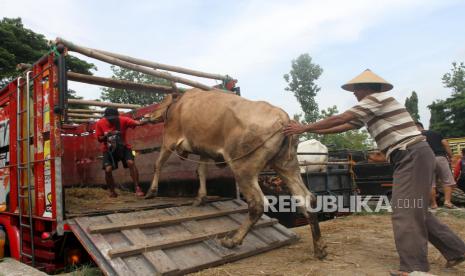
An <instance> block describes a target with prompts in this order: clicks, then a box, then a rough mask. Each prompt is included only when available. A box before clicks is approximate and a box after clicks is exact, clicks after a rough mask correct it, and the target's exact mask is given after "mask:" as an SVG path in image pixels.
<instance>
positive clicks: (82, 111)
mask: <svg viewBox="0 0 465 276" xmlns="http://www.w3.org/2000/svg"><path fill="white" fill-rule="evenodd" d="M68 112H71V113H103V112H105V111H104V110H95V109H73V108H68Z"/></svg>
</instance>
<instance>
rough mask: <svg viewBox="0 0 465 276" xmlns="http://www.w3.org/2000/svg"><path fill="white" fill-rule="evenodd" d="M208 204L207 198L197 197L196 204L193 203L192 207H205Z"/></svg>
mask: <svg viewBox="0 0 465 276" xmlns="http://www.w3.org/2000/svg"><path fill="white" fill-rule="evenodd" d="M206 202H207V197H206V196H203V197H196V198H195V199H194V202H192V206H194V207H198V206H201V205H205V203H206Z"/></svg>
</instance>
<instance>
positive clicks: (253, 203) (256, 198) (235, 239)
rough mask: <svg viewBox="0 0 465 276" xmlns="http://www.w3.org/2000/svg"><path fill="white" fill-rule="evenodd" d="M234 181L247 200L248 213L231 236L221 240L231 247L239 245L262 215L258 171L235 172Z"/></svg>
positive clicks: (261, 194) (261, 195)
mask: <svg viewBox="0 0 465 276" xmlns="http://www.w3.org/2000/svg"><path fill="white" fill-rule="evenodd" d="M236 182H237V184H238V186H239V189H240V191H241V193H242V195H243V196H244V198H245V200H246V201H247V204H248V207H249V215H248V217H247V218H246V220H245V221H244V222H243V223H242V225H241V226H240V227H239V229H238V230H237V232H236V233H235V234H234V236H232V237H226V238H224V239H223V240H222V242H221V243H222V244H223V246H224V247H227V248H233V247H235V246H237V245H240V244H241V243H242V241H243V240H244V237H245V235H247V233H248V232H249V230H250V228H252V226H253V225H254V224H255V223H256V222H257V221H258V220H259V219H260V217H261V216H262V215H263V193H262V190H261V189H260V186H259V185H258V173H257V174H255V175H247V172H244V174H236Z"/></svg>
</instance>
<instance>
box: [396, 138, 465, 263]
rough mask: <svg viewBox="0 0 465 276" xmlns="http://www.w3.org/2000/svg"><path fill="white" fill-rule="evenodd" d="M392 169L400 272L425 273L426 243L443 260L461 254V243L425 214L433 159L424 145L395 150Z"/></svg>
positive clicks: (463, 249) (434, 218) (463, 248)
mask: <svg viewBox="0 0 465 276" xmlns="http://www.w3.org/2000/svg"><path fill="white" fill-rule="evenodd" d="M391 164H392V165H393V166H394V181H393V192H392V201H391V204H392V211H393V213H392V227H393V231H394V240H395V243H396V248H397V252H398V254H399V257H400V270H401V271H406V272H412V271H425V272H426V271H429V263H428V241H429V242H431V244H433V245H434V246H435V247H436V248H437V249H438V250H439V251H440V252H441V254H442V255H443V256H444V257H445V258H446V260H453V259H456V258H459V257H461V256H463V255H464V254H465V243H464V242H463V241H462V240H461V239H460V238H459V237H458V236H457V235H456V234H454V233H453V232H452V231H451V230H450V229H449V227H447V226H446V225H444V224H442V223H441V222H440V221H439V220H438V219H436V217H435V216H434V215H433V214H431V213H430V212H429V211H428V206H429V198H430V192H431V180H432V178H433V173H434V168H435V157H434V153H433V151H432V150H431V148H430V146H429V145H428V143H426V142H419V143H417V144H414V145H412V146H409V147H408V148H407V149H406V150H396V151H395V152H393V153H392V154H391Z"/></svg>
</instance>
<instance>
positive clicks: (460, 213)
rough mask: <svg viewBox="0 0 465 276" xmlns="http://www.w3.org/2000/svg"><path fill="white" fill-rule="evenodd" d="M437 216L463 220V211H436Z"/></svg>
mask: <svg viewBox="0 0 465 276" xmlns="http://www.w3.org/2000/svg"><path fill="white" fill-rule="evenodd" d="M436 215H437V216H441V217H445V216H452V217H454V218H458V219H465V210H464V209H463V208H461V209H444V208H441V209H438V210H437V211H436Z"/></svg>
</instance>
